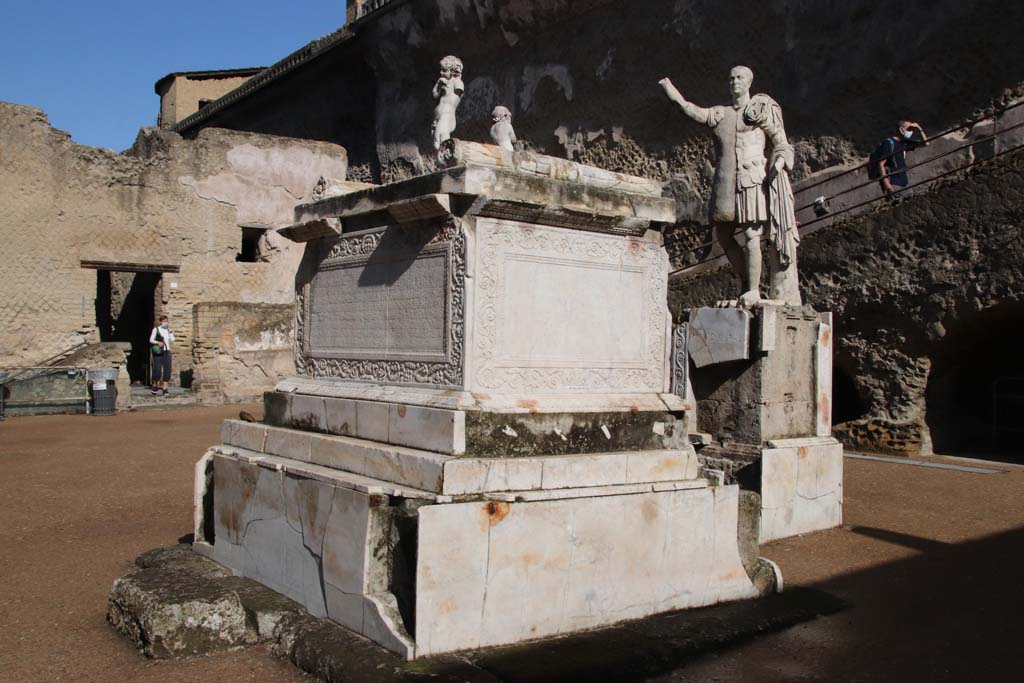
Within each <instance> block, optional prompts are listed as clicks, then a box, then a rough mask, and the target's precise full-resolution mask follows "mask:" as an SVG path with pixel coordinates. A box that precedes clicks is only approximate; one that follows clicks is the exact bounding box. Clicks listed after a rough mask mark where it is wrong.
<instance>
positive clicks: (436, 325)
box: [295, 217, 466, 388]
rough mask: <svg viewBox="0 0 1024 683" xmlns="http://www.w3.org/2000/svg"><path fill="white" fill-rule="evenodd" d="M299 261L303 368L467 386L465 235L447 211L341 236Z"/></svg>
mask: <svg viewBox="0 0 1024 683" xmlns="http://www.w3.org/2000/svg"><path fill="white" fill-rule="evenodd" d="M324 248H326V249H327V250H328V252H327V254H326V256H325V257H322V260H319V261H317V262H308V263H307V265H305V266H303V267H300V276H299V280H298V286H297V288H296V292H295V298H296V308H295V337H296V352H295V365H296V369H297V370H298V372H299V374H300V375H308V376H310V377H314V378H339V379H346V380H361V381H366V382H374V383H386V384H422V385H429V386H435V387H447V388H459V387H461V386H462V385H463V374H464V373H463V357H464V348H463V345H464V336H465V315H466V311H465V307H466V306H465V301H466V298H465V287H466V235H465V233H464V232H463V230H462V229H461V226H460V225H458V223H457V221H456V220H455V219H453V218H451V217H448V218H447V219H444V220H441V221H438V223H437V224H436V225H420V226H417V227H415V228H409V227H406V226H390V227H387V228H379V229H374V230H366V231H362V232H357V233H352V234H349V235H344V236H342V237H340V238H338V239H337V240H335V241H334V242H333V243H331V244H329V245H327V246H325V247H324ZM303 273H305V275H303Z"/></svg>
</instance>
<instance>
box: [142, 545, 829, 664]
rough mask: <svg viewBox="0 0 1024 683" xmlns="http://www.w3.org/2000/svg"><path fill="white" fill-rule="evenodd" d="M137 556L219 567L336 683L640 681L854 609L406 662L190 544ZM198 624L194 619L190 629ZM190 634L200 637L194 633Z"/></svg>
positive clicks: (693, 615) (724, 613)
mask: <svg viewBox="0 0 1024 683" xmlns="http://www.w3.org/2000/svg"><path fill="white" fill-rule="evenodd" d="M144 558H146V559H144ZM196 560H199V563H198V564H197V563H196ZM137 562H138V563H140V564H143V565H144V566H145V571H146V572H148V573H149V579H150V580H151V581H152V582H155V583H164V584H166V585H171V584H174V583H175V582H176V581H177V580H178V577H181V576H182V575H194V576H196V577H202V576H203V575H204V573H210V572H212V573H213V576H212V578H211V577H210V576H207V577H206V578H205V579H204V580H205V581H206V582H207V583H206V585H207V588H208V590H209V591H210V592H211V593H212V592H214V591H216V590H220V591H222V592H224V593H229V592H230V593H235V594H237V596H238V597H239V599H240V600H241V603H242V605H243V606H244V608H245V609H246V610H247V612H248V615H249V617H250V622H251V625H252V626H253V627H254V634H255V636H256V639H257V641H258V642H260V643H264V644H266V645H268V646H269V648H270V650H271V651H272V652H273V653H274V654H275V655H277V656H279V657H282V658H284V659H287V660H289V661H291V662H292V663H293V664H294V665H295V666H296V667H298V668H299V669H300V670H302V671H305V672H306V673H309V674H311V675H313V676H316V677H317V678H318V679H319V680H322V681H325V682H327V683H382V682H386V681H394V682H395V683H398V682H407V683H413V682H414V681H422V680H423V679H424V678H425V677H429V679H430V680H431V681H437V682H438V683H498V682H499V681H503V680H536V679H537V678H538V677H546V678H548V679H557V680H572V679H581V678H585V679H590V678H594V679H597V678H608V677H609V676H613V677H615V678H616V679H618V678H622V679H623V680H632V679H634V678H636V677H637V675H639V674H640V673H643V674H644V675H650V676H655V675H658V674H659V673H664V672H667V671H671V670H673V669H674V668H677V667H680V666H683V665H684V664H685V663H686V662H687V661H690V660H691V659H692V658H694V657H696V656H699V655H700V654H707V653H710V652H714V651H716V650H719V649H721V648H723V647H727V646H729V645H730V644H732V643H735V642H738V641H739V640H742V639H745V638H749V637H752V636H757V635H760V634H764V633H769V632H774V631H776V630H779V629H783V628H786V627H788V626H792V625H794V624H798V623H800V622H803V621H806V620H808V619H813V618H815V617H816V616H818V615H823V614H832V613H834V612H837V611H839V610H841V609H844V608H845V607H846V605H844V604H843V603H842V602H841V601H839V600H837V599H835V598H833V597H831V596H829V595H827V594H825V593H821V592H817V591H812V590H808V589H796V590H789V591H786V593H785V594H784V595H773V596H767V597H765V598H763V599H761V600H757V601H743V602H735V603H729V604H725V605H719V606H716V607H711V608H707V609H702V610H696V611H687V612H682V613H679V612H676V613H670V614H663V615H657V616H654V617H648V618H646V619H642V620H637V621H631V622H627V623H624V624H621V625H619V626H615V627H612V628H606V629H602V630H599V631H590V632H587V633H582V634H577V635H570V636H566V637H562V638H558V639H553V640H545V641H542V642H540V643H526V644H522V645H518V646H515V647H506V648H492V649H484V650H477V651H473V652H464V653H460V654H459V655H455V656H444V655H440V656H435V657H430V658H429V659H424V660H417V661H415V662H406V661H402V660H401V659H400V658H399V657H398V656H396V655H395V654H393V653H391V652H388V651H386V650H385V649H384V648H382V647H380V646H378V645H377V644H375V643H373V642H371V641H369V640H367V639H366V638H363V637H361V636H359V635H356V634H355V633H353V632H351V631H349V630H347V629H345V628H342V627H341V626H339V625H337V624H335V623H333V622H331V621H330V620H327V619H317V618H315V617H313V616H311V615H310V614H309V613H308V612H307V611H305V610H304V609H302V608H301V607H299V606H298V605H296V604H295V603H294V602H292V601H290V600H288V599H287V598H284V597H283V596H281V595H279V594H277V593H274V592H273V591H271V590H270V589H268V588H266V587H264V586H261V585H259V584H257V583H255V582H253V581H250V580H248V579H238V578H236V577H232V576H229V575H227V573H226V572H225V571H224V570H223V568H220V567H219V566H218V565H216V564H214V563H213V562H210V561H208V560H204V559H203V558H198V557H197V556H195V554H194V553H192V552H190V551H189V550H188V549H187V547H179V548H175V549H170V550H169V549H158V550H156V551H151V552H149V553H146V554H145V555H144V556H143V557H140V558H139V560H138V561H137ZM156 601H160V602H159V603H157V602H156ZM176 601H177V597H176V594H175V592H174V591H162V592H160V594H159V596H154V604H164V605H173V604H175V603H176ZM129 616H130V617H131V618H134V617H135V616H136V615H135V614H134V613H132V614H130V615H129ZM198 627H199V624H198V623H196V622H193V623H190V624H188V625H187V626H186V627H185V628H186V630H194V629H197V628H198ZM184 637H185V638H186V639H189V638H190V637H191V636H189V635H188V634H187V633H185V634H184ZM236 647H237V645H236Z"/></svg>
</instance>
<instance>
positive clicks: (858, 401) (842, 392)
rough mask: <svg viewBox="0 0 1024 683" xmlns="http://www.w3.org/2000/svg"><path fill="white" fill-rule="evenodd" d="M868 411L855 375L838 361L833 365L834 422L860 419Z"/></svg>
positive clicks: (840, 422)
mask: <svg viewBox="0 0 1024 683" xmlns="http://www.w3.org/2000/svg"><path fill="white" fill-rule="evenodd" d="M867 412H868V405H867V403H865V401H864V399H862V398H861V396H860V392H859V391H858V390H857V383H856V382H854V381H853V376H852V375H851V374H850V373H849V372H847V371H846V369H845V368H843V367H842V366H840V365H839V364H838V363H836V364H834V365H833V367H832V423H833V424H842V423H843V422H850V421H851V420H859V419H860V418H862V417H864V416H865V415H866V414H867Z"/></svg>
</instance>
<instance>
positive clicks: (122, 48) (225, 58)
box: [0, 0, 345, 151]
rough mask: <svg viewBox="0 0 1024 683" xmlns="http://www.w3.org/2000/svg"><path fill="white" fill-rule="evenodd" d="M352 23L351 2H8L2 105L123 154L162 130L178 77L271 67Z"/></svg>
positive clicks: (4, 6)
mask: <svg viewBox="0 0 1024 683" xmlns="http://www.w3.org/2000/svg"><path fill="white" fill-rule="evenodd" d="M344 23H345V0H207V1H206V2H195V1H194V0H178V1H177V2H165V3H162V4H160V3H155V2H138V1H137V0H135V1H125V0H61V1H60V2H52V1H47V0H28V1H26V0H0V100H3V101H5V102H16V103H18V104H27V105H31V106H34V107H39V108H40V109H43V110H44V111H45V112H46V113H47V115H48V116H49V117H50V123H51V124H53V126H54V127H55V128H59V129H61V130H66V131H68V132H69V133H71V136H72V138H73V139H74V140H75V142H78V143H81V144H83V145H93V146H96V147H107V148H110V149H113V150H116V151H120V150H122V149H125V148H126V147H129V146H131V144H132V142H134V140H135V135H136V133H137V132H138V129H139V128H140V127H142V126H152V125H156V115H157V111H158V109H159V98H158V97H157V95H156V93H154V92H153V84H154V83H156V81H157V80H158V79H160V77H162V76H164V75H166V74H168V73H170V72H172V71H198V70H205V69H232V68H242V67H250V66H269V65H270V64H272V63H273V62H276V61H277V60H279V59H281V58H282V57H284V56H286V55H287V54H288V53H290V52H293V51H294V50H297V49H298V48H299V47H301V46H302V45H304V44H306V43H308V42H309V41H311V40H314V39H316V38H319V37H320V36H323V35H326V34H328V33H331V32H332V31H334V30H336V29H337V28H338V27H340V26H342V25H343V24H344Z"/></svg>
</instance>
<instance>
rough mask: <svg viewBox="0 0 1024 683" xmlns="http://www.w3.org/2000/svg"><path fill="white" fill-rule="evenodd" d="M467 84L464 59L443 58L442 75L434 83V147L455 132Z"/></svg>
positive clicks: (437, 148)
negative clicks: (457, 110) (458, 110)
mask: <svg viewBox="0 0 1024 683" xmlns="http://www.w3.org/2000/svg"><path fill="white" fill-rule="evenodd" d="M465 91H466V85H465V84H464V83H463V82H462V60H461V59H459V58H458V57H454V56H452V55H448V56H447V57H445V58H444V59H442V60H441V77H440V78H438V79H437V83H435V84H434V100H435V101H436V102H437V106H436V107H434V128H433V131H434V149H436V150H440V149H441V143H442V142H444V141H445V140H448V139H449V138H451V136H452V133H453V132H455V110H456V109H458V108H459V103H460V102H461V101H462V94H463V93H464V92H465Z"/></svg>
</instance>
